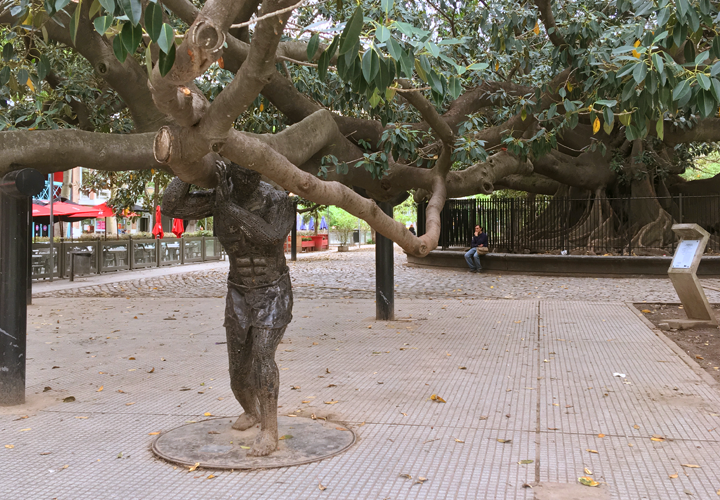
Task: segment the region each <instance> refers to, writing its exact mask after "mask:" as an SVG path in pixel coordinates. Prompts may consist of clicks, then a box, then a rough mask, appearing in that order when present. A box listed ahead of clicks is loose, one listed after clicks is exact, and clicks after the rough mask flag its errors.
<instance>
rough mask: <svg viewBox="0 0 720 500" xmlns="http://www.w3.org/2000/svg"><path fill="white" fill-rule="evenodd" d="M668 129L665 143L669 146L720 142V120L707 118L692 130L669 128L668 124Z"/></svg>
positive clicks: (664, 139)
mask: <svg viewBox="0 0 720 500" xmlns="http://www.w3.org/2000/svg"><path fill="white" fill-rule="evenodd" d="M666 127H667V128H666V129H665V137H664V138H663V142H664V143H665V144H666V145H668V146H676V145H677V144H689V143H691V142H720V118H706V119H704V120H701V121H700V122H698V123H696V124H695V126H694V127H693V128H691V129H687V128H686V129H681V128H679V127H668V126H667V122H666ZM653 129H654V127H653Z"/></svg>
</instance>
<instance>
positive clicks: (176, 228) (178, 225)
mask: <svg viewBox="0 0 720 500" xmlns="http://www.w3.org/2000/svg"><path fill="white" fill-rule="evenodd" d="M172 232H173V234H175V237H176V238H179V237H180V236H182V235H183V233H184V232H185V224H183V221H182V219H173V226H172Z"/></svg>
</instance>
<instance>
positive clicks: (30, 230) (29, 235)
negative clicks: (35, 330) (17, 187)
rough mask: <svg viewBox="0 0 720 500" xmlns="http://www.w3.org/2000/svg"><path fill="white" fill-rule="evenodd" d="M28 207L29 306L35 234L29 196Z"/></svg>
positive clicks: (30, 301) (28, 302) (29, 301)
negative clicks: (33, 234) (33, 238)
mask: <svg viewBox="0 0 720 500" xmlns="http://www.w3.org/2000/svg"><path fill="white" fill-rule="evenodd" d="M27 205H28V208H27V210H28V214H29V215H28V221H29V223H30V228H31V229H29V230H28V242H27V266H26V267H27V301H26V304H27V305H32V233H33V229H32V228H34V226H33V224H34V223H33V220H32V197H31V196H28V198H27Z"/></svg>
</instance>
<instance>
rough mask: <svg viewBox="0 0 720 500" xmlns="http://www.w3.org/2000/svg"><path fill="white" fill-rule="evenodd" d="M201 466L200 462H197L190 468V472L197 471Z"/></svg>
mask: <svg viewBox="0 0 720 500" xmlns="http://www.w3.org/2000/svg"><path fill="white" fill-rule="evenodd" d="M199 466H200V462H195V465H193V466H191V467H189V468H188V472H193V471H194V470H195V469H197V468H198V467H199Z"/></svg>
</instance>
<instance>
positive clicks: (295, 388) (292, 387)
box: [290, 385, 300, 391]
mask: <svg viewBox="0 0 720 500" xmlns="http://www.w3.org/2000/svg"><path fill="white" fill-rule="evenodd" d="M290 390H291V391H299V390H300V386H299V385H293V386H291V387H290Z"/></svg>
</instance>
